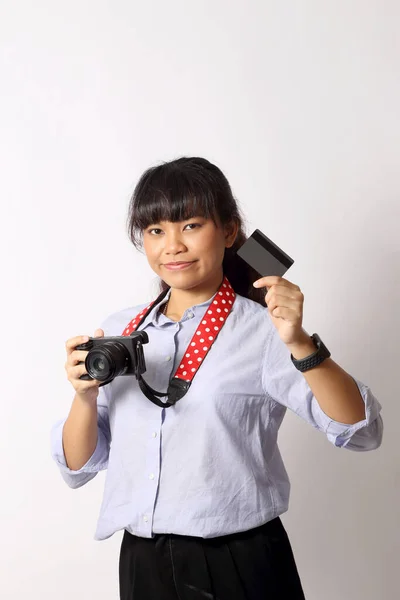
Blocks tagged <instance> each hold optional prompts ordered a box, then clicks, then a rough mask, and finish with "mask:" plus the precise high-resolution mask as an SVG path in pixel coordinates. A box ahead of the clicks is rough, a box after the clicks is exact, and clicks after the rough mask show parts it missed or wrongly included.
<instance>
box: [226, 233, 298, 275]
mask: <svg viewBox="0 0 400 600" xmlns="http://www.w3.org/2000/svg"><path fill="white" fill-rule="evenodd" d="M237 254H238V256H240V258H242V259H243V260H244V261H246V262H247V264H248V265H250V267H252V268H253V269H255V271H257V273H259V274H260V275H261V277H268V276H269V275H278V276H279V277H283V275H284V274H285V273H286V271H287V270H288V269H289V268H290V267H291V266H292V264H293V263H294V260H293V258H291V257H290V256H289V255H288V254H286V252H284V251H283V250H282V249H281V248H279V246H277V245H276V244H274V242H273V241H272V240H270V239H269V238H268V237H267V236H266V235H264V234H263V233H262V232H261V231H260V230H259V229H256V230H255V231H254V232H253V233H252V234H251V236H250V237H249V238H248V239H247V240H246V241H245V243H244V244H243V245H242V246H241V247H240V248H239V250H238V251H237Z"/></svg>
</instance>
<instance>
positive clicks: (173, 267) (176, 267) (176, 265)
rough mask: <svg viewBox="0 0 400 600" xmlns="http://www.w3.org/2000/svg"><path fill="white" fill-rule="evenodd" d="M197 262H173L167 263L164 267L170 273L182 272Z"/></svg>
mask: <svg viewBox="0 0 400 600" xmlns="http://www.w3.org/2000/svg"><path fill="white" fill-rule="evenodd" d="M195 262H196V261H194V260H191V261H188V262H181V261H180V262H172V263H165V264H164V265H163V266H164V267H165V268H166V269H168V270H169V271H180V270H181V269H187V268H188V267H190V266H191V265H193V264H194V263H195Z"/></svg>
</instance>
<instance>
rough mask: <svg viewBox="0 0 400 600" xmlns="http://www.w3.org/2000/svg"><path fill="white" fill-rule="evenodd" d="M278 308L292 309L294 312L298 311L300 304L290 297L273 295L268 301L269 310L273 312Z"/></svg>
mask: <svg viewBox="0 0 400 600" xmlns="http://www.w3.org/2000/svg"><path fill="white" fill-rule="evenodd" d="M267 296H268V294H267ZM278 306H279V307H281V308H290V309H292V310H296V308H297V307H298V302H296V300H294V299H293V298H291V297H290V296H282V295H281V294H273V295H272V297H271V298H269V299H268V310H269V311H270V312H272V311H273V310H274V308H277V307H278Z"/></svg>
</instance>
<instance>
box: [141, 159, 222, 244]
mask: <svg viewBox="0 0 400 600" xmlns="http://www.w3.org/2000/svg"><path fill="white" fill-rule="evenodd" d="M201 175H202V174H201V173H199V172H197V173H190V174H187V173H184V172H182V171H179V170H177V169H176V170H166V169H165V167H164V168H163V166H161V167H154V168H152V169H149V171H147V172H146V173H145V174H144V175H143V176H142V178H141V180H140V181H139V182H138V184H137V186H136V188H135V191H134V193H133V196H132V199H131V209H132V210H131V211H130V215H131V218H130V237H131V241H132V242H133V244H134V245H135V246H136V247H137V248H138V247H139V246H141V237H142V232H143V231H144V230H145V229H146V228H147V227H149V226H150V225H154V224H156V223H160V222H161V221H171V222H172V223H177V222H180V221H186V220H188V219H191V218H193V217H204V218H205V219H209V218H211V219H213V220H214V221H215V222H216V214H218V211H217V197H216V194H215V193H214V190H213V189H212V187H211V186H210V183H209V181H207V180H206V179H205V178H204V177H202V176H201Z"/></svg>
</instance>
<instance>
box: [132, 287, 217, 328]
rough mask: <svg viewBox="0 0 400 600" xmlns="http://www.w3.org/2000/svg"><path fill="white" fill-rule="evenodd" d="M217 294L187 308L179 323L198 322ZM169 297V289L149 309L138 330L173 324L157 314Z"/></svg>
mask: <svg viewBox="0 0 400 600" xmlns="http://www.w3.org/2000/svg"><path fill="white" fill-rule="evenodd" d="M217 293H218V291H217V292H215V294H213V295H212V296H211V298H209V299H208V300H205V301H204V302H201V303H200V304H194V305H193V306H190V307H189V308H187V309H186V310H185V312H184V313H183V315H182V318H181V321H180V322H183V321H187V320H191V319H197V320H200V318H201V317H202V316H203V314H204V313H205V311H206V309H207V308H208V307H209V306H210V304H211V302H212V301H213V299H214V298H215V296H216V294H217ZM170 295H171V288H170V289H169V290H168V292H167V294H166V296H165V297H164V298H163V299H162V300H161V301H160V302H158V303H157V304H155V305H154V306H153V308H152V309H151V311H150V313H149V314H148V316H147V317H146V320H145V322H144V323H143V325H142V326H141V328H140V329H144V328H145V327H146V326H147V325H150V324H151V325H154V326H155V327H162V326H164V325H168V324H171V323H172V324H173V323H175V321H172V320H171V319H169V318H168V317H166V316H165V315H163V314H161V313H160V312H159V309H160V308H161V306H163V305H164V304H166V303H167V302H168V300H169V297H170Z"/></svg>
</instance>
